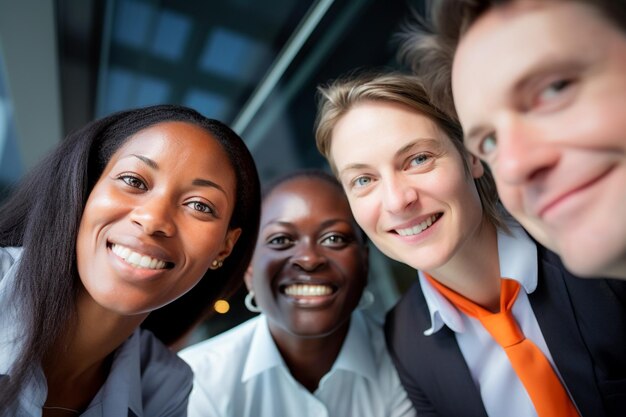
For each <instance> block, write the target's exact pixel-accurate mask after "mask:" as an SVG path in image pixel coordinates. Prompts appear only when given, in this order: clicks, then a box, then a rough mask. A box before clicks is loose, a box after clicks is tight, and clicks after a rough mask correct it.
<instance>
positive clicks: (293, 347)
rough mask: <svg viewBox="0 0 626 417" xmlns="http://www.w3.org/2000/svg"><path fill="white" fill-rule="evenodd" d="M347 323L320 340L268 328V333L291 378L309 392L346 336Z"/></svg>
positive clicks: (330, 366) (312, 389) (275, 328)
mask: <svg viewBox="0 0 626 417" xmlns="http://www.w3.org/2000/svg"><path fill="white" fill-rule="evenodd" d="M349 327H350V321H349V320H347V321H346V322H345V323H343V324H342V325H341V327H340V328H338V329H337V330H335V331H334V332H332V333H331V334H329V335H326V336H323V337H301V336H296V335H293V334H291V333H287V332H286V331H285V330H284V329H281V328H278V327H277V326H272V325H271V323H270V333H271V334H272V338H273V339H274V342H275V343H276V346H277V347H278V350H279V351H280V354H281V356H282V357H283V359H284V360H285V363H286V364H287V367H288V368H289V371H290V372H291V374H292V375H293V377H294V378H295V379H296V381H298V382H299V383H300V384H302V385H303V386H304V387H305V388H306V389H307V390H309V391H310V392H314V391H315V390H316V389H317V387H318V386H319V382H320V380H321V379H322V377H323V376H324V375H326V374H327V373H328V372H329V371H330V370H331V368H332V366H333V364H334V363H335V361H336V360H337V356H339V352H340V351H341V347H342V346H343V342H344V341H345V339H346V335H347V334H348V329H349Z"/></svg>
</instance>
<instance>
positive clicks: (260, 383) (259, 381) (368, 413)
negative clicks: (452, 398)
mask: <svg viewBox="0 0 626 417" xmlns="http://www.w3.org/2000/svg"><path fill="white" fill-rule="evenodd" d="M180 356H181V357H182V358H183V359H185V360H186V361H187V362H188V363H189V364H190V365H191V368H192V369H193V370H194V373H195V379H194V388H193V390H192V392H191V397H190V398H189V416H191V417H195V416H203V417H204V416H211V417H218V416H219V417H227V416H230V417H351V416H352V417H396V416H415V411H414V409H413V407H412V405H411V402H410V400H409V399H408V397H407V394H406V392H405V391H404V388H402V385H401V384H400V380H399V378H398V375H397V373H396V371H395V368H394V367H393V364H392V362H391V359H390V357H389V355H388V353H387V350H386V347H385V341H384V336H383V333H382V329H381V325H380V323H378V322H376V321H375V320H374V319H373V318H371V317H370V316H368V315H366V314H364V313H362V312H360V311H356V312H354V313H353V314H352V319H351V322H350V329H349V331H348V335H347V336H346V340H345V342H344V344H343V346H342V348H341V351H340V353H339V356H338V357H337V360H336V361H335V363H334V364H333V367H332V369H331V370H330V371H329V372H328V373H327V374H326V375H325V376H324V377H323V378H322V380H321V381H320V384H319V387H318V388H317V390H316V391H315V392H314V393H311V392H309V391H308V390H307V389H306V388H304V387H303V386H302V385H301V384H300V383H298V382H297V381H296V380H295V379H294V378H293V376H292V375H291V373H290V372H289V369H288V368H287V366H286V365H285V362H284V360H283V358H282V356H281V355H280V353H279V351H278V348H277V347H276V344H275V343H274V340H273V339H272V336H271V334H270V331H269V328H268V325H267V319H266V318H265V316H263V315H260V316H258V317H255V318H253V319H250V320H248V321H247V322H245V323H242V324H240V325H239V326H237V327H235V328H234V329H231V330H229V331H227V332H225V333H223V334H221V335H218V336H216V337H214V338H211V339H209V340H206V341H204V342H201V343H198V344H196V345H194V346H191V347H189V348H187V349H185V350H183V351H182V352H180Z"/></svg>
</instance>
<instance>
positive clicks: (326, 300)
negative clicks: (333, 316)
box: [278, 277, 340, 308]
mask: <svg viewBox="0 0 626 417" xmlns="http://www.w3.org/2000/svg"><path fill="white" fill-rule="evenodd" d="M291 285H323V286H328V287H332V289H333V291H332V293H330V294H327V295H290V294H286V293H285V288H286V287H288V286H291ZM339 290H340V286H339V285H337V284H335V283H334V282H331V281H329V280H325V279H318V278H312V277H300V278H290V279H287V280H283V281H281V282H280V283H279V285H278V292H279V294H280V296H281V297H284V298H285V299H287V301H288V302H289V303H290V304H295V305H296V306H298V307H300V308H324V307H327V306H328V305H330V304H332V303H333V301H334V300H335V298H337V294H338V293H339Z"/></svg>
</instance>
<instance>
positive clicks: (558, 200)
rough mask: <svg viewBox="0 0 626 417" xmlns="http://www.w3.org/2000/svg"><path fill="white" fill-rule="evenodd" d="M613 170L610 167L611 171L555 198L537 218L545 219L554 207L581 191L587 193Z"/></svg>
mask: <svg viewBox="0 0 626 417" xmlns="http://www.w3.org/2000/svg"><path fill="white" fill-rule="evenodd" d="M612 170H613V167H610V168H609V169H607V170H605V171H604V172H602V173H601V174H600V175H598V176H596V177H594V178H592V179H590V180H589V181H587V182H585V183H583V184H581V185H579V186H578V187H576V188H574V189H572V190H569V191H567V192H566V193H563V194H562V195H560V196H559V197H557V198H555V199H554V200H552V201H551V202H550V203H548V204H547V205H545V206H544V207H543V208H541V209H539V210H538V212H537V216H538V217H540V218H543V217H545V216H546V214H547V213H548V212H549V211H550V210H552V209H553V208H554V207H557V206H559V205H560V204H561V203H562V202H564V201H566V200H568V199H569V198H570V197H572V196H575V195H577V194H578V193H580V192H581V191H585V190H586V189H588V188H590V187H592V186H594V185H595V184H596V183H598V182H600V181H601V180H603V179H604V177H606V176H607V175H609V173H610V172H611V171H612Z"/></svg>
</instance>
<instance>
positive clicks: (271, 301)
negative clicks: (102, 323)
mask: <svg viewBox="0 0 626 417" xmlns="http://www.w3.org/2000/svg"><path fill="white" fill-rule="evenodd" d="M367 254H368V251H367V246H366V241H365V236H364V235H363V233H362V232H361V230H360V229H359V227H358V226H357V225H356V223H355V221H354V219H353V217H352V214H351V213H350V207H349V205H348V201H347V200H346V197H345V195H344V193H343V191H342V189H341V186H340V185H339V183H338V182H337V181H336V180H335V179H334V178H333V177H332V176H331V175H329V174H325V173H323V172H319V171H303V172H297V173H295V174H292V175H289V176H287V177H284V178H281V179H279V180H277V182H275V183H274V184H273V185H272V186H270V187H269V189H268V191H266V193H265V197H264V199H263V206H262V217H261V229H260V231H259V239H258V241H257V245H256V249H255V254H254V257H253V261H252V264H251V267H250V269H249V271H248V274H246V285H247V287H248V290H249V291H250V292H249V294H248V297H247V301H246V305H247V306H248V307H249V308H251V309H252V310H255V311H261V312H262V313H263V314H261V315H260V316H259V317H256V318H253V319H251V320H249V321H247V322H246V323H243V324H241V325H240V326H238V327H236V328H235V329H233V330H231V331H229V332H227V333H225V334H222V335H219V336H217V337H215V338H213V339H210V340H208V341H206V342H202V343H200V344H198V345H196V346H192V347H190V348H188V349H187V350H185V351H183V352H182V353H181V356H182V357H183V359H185V360H187V361H188V362H189V364H190V365H191V367H192V369H193V370H194V373H195V379H194V389H193V391H192V394H191V397H190V400H189V415H190V416H221V417H226V416H232V417H235V416H236V417H275V416H302V417H306V416H320V415H327V416H343V417H350V416H353V417H357V416H358V417H375V416H414V415H415V414H414V411H413V409H412V407H411V404H410V402H409V400H408V398H407V394H406V392H405V391H404V389H403V388H402V387H401V385H400V380H399V379H398V376H397V374H396V372H395V370H394V368H393V365H392V363H391V360H390V358H389V355H388V354H387V351H386V349H385V344H384V339H383V335H382V330H381V326H380V323H379V322H377V321H376V320H375V319H374V318H372V317H371V316H370V315H369V314H367V313H365V312H364V311H363V309H357V306H358V305H359V303H360V300H362V299H363V300H367V297H362V294H363V289H364V288H365V285H366V283H367V272H368V266H367V264H368V255H367ZM370 295H371V294H370ZM255 302H256V304H255ZM361 307H364V305H363V303H361ZM355 309H356V310H355Z"/></svg>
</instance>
